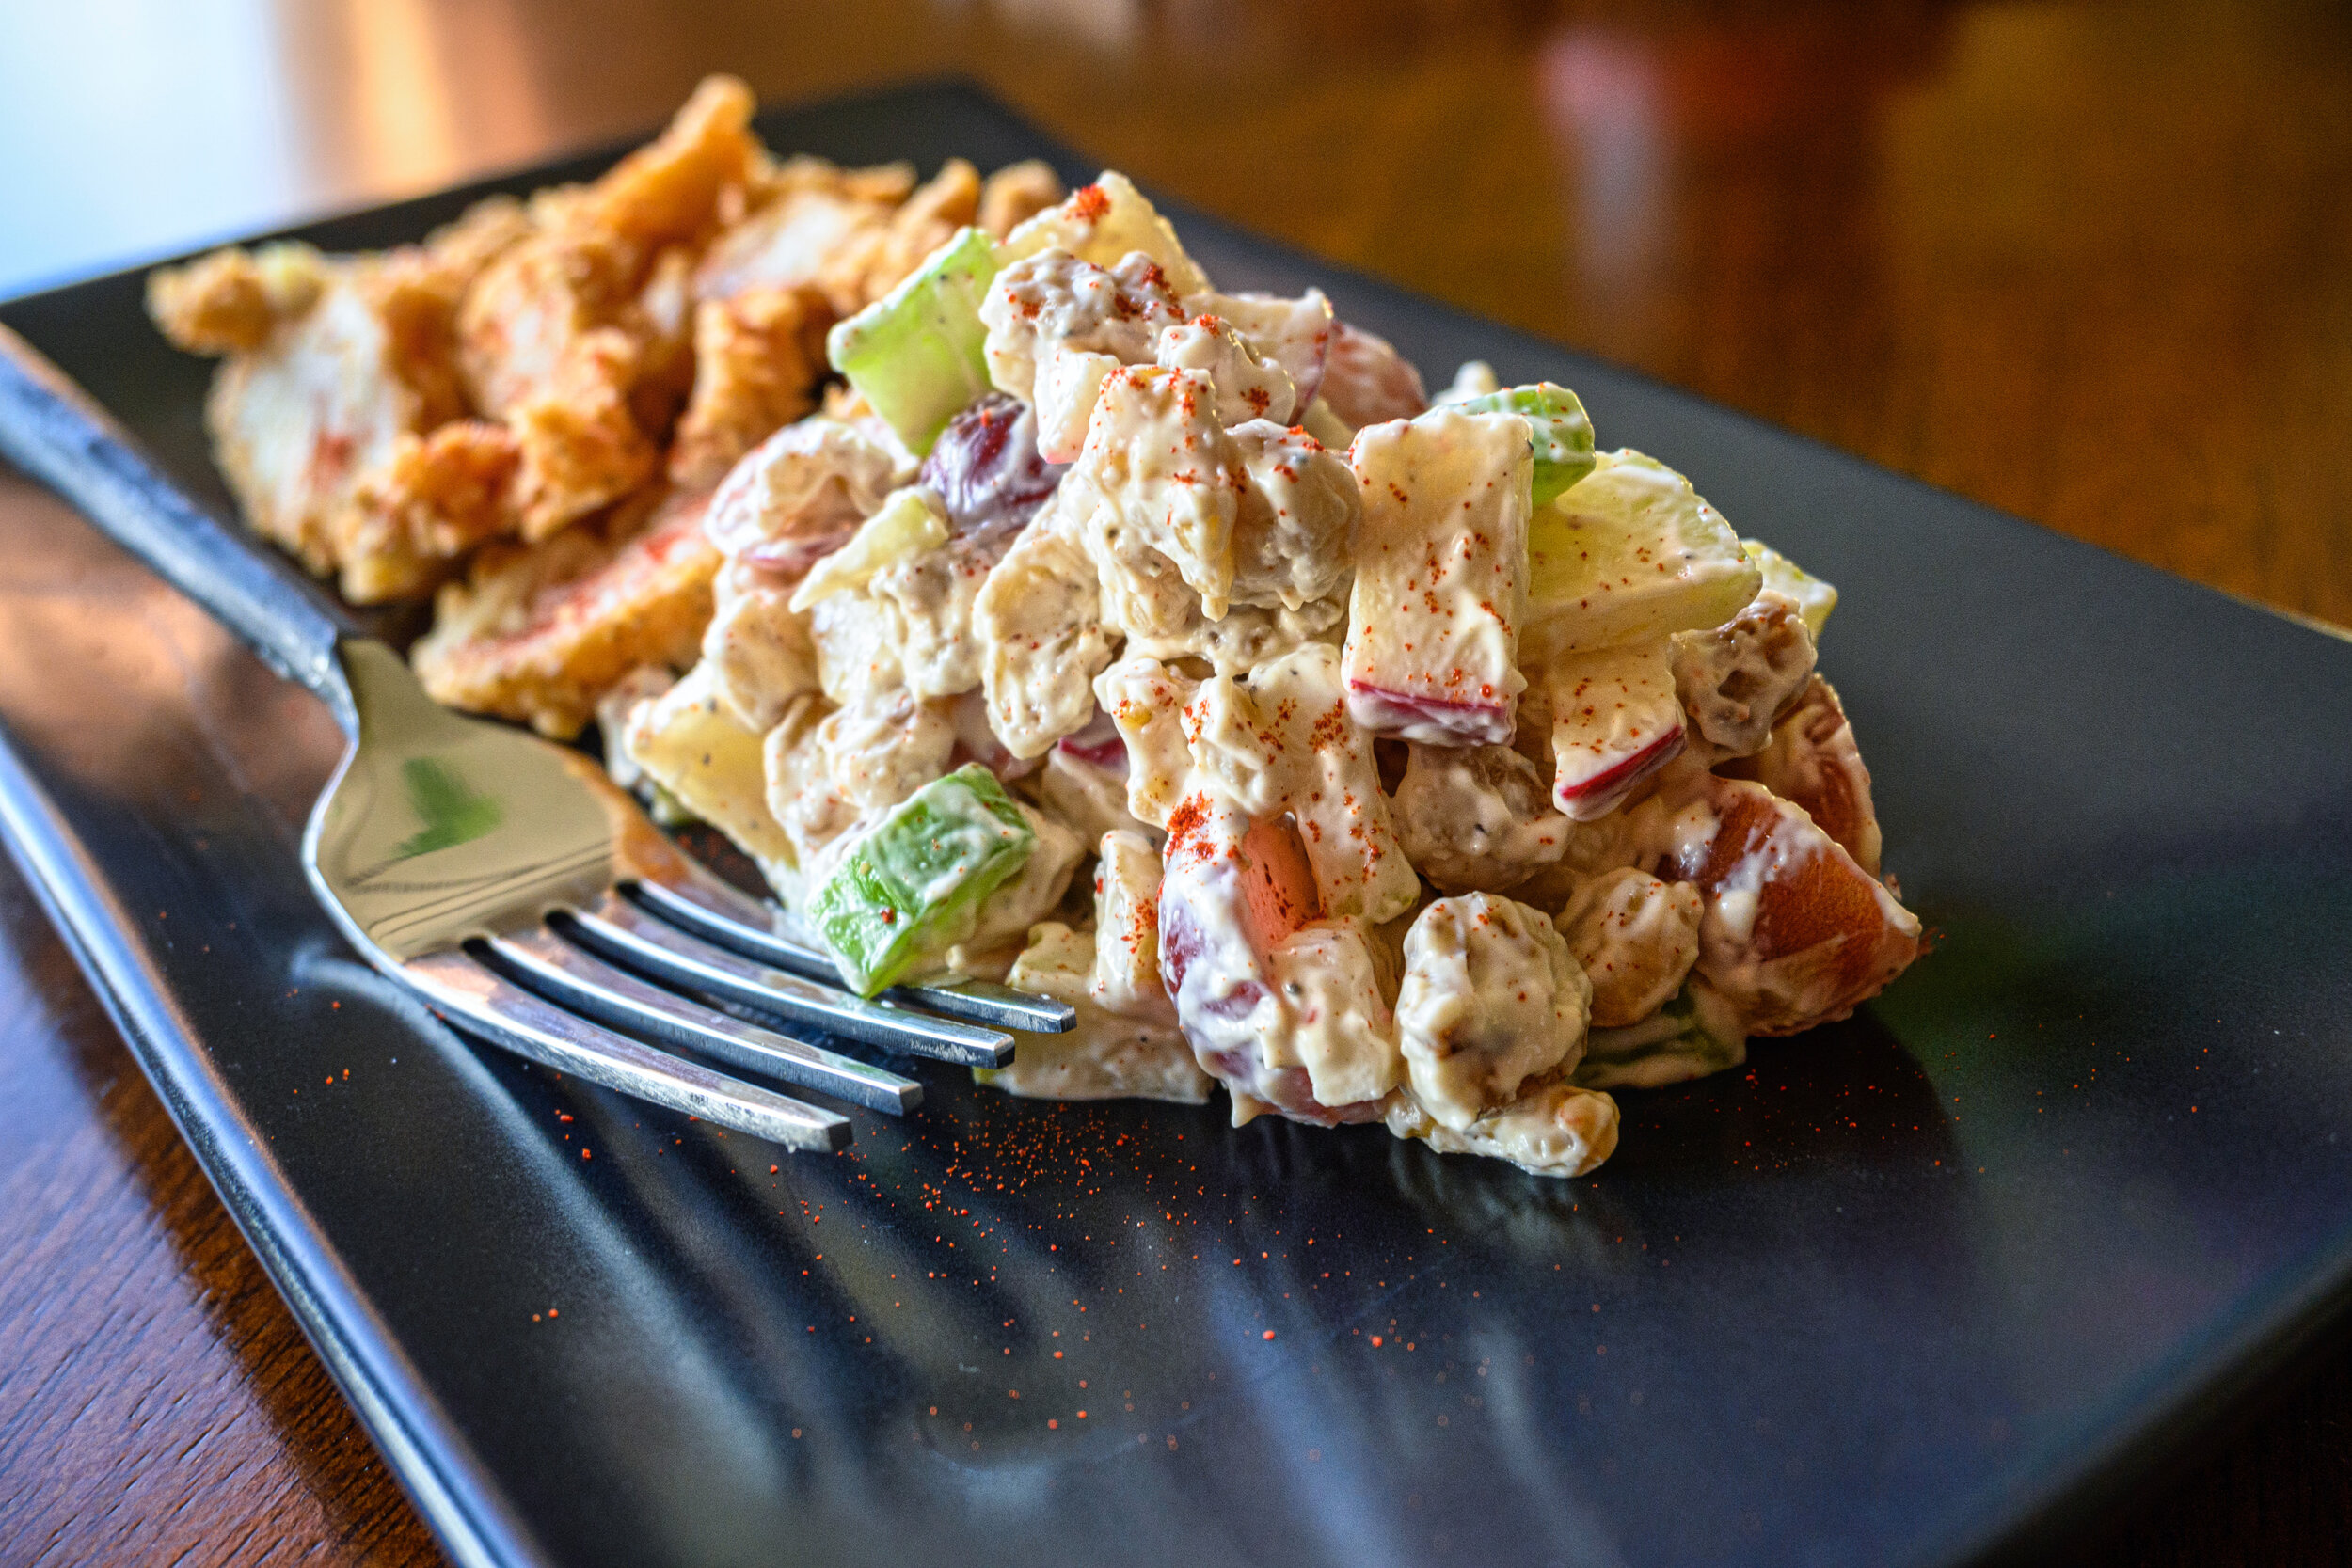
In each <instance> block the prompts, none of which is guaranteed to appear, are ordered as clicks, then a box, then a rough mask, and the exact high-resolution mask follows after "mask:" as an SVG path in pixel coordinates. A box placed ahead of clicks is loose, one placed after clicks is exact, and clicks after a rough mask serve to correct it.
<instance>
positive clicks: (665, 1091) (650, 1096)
mask: <svg viewBox="0 0 2352 1568" xmlns="http://www.w3.org/2000/svg"><path fill="white" fill-rule="evenodd" d="M399 973H400V975H401V977H402V978H403V979H404V980H405V981H406V982H407V983H408V984H409V985H411V986H413V987H415V988H416V990H418V992H419V993H420V994H421V995H422V996H423V997H424V999H425V1000H426V1001H427V1002H428V1003H430V1004H431V1005H432V1006H433V1008H434V1010H435V1011H437V1012H438V1013H441V1014H442V1015H444V1016H445V1017H447V1018H448V1019H449V1020H450V1021H451V1022H453V1023H458V1024H461V1025H463V1026H464V1027H465V1028H466V1029H467V1030H468V1031H469V1033H472V1034H476V1035H480V1036H483V1037H485V1038H487V1039H488V1040H490V1041H491V1043H493V1044H495V1045H500V1046H503V1047H504V1048H505V1049H507V1050H509V1051H512V1052H514V1053H516V1055H518V1056H524V1057H528V1058H529V1059H530V1060H532V1061H534V1062H537V1063H539V1064H540V1065H541V1066H543V1067H550V1068H553V1069H556V1070H557V1071H559V1072H567V1073H570V1074H571V1075H572V1076H574V1077H576V1078H584V1079H586V1080H588V1082H590V1083H592V1084H601V1085H604V1086H605V1087H606V1088H608V1089H612V1090H615V1091H617V1092H619V1093H621V1094H625V1095H629V1096H631V1097H633V1098H635V1099H638V1100H644V1101H650V1102H651V1103H653V1104H656V1105H663V1106H667V1107H668V1108H669V1109H671V1110H673V1111H682V1112H684V1113H685V1114H686V1115H688V1116H691V1117H701V1118H702V1119H703V1120H705V1121H708V1122H715V1123H717V1124H718V1125H719V1126H721V1127H729V1128H733V1129H734V1130H736V1131H737V1132H749V1133H751V1134H752V1135H754V1136H755V1137H761V1138H767V1139H770V1140H771V1141H773V1142H776V1143H780V1144H787V1145H789V1146H790V1147H792V1148H810V1149H818V1150H820V1151H827V1152H830V1151H831V1150H834V1149H837V1148H843V1147H845V1146H847V1145H848V1143H849V1142H850V1120H849V1118H848V1117H844V1116H840V1115H838V1114H836V1113H834V1112H832V1111H826V1110H820V1109H818V1107H817V1106H814V1105H804V1104H803V1103H802V1102H801V1101H797V1100H788V1099H787V1098H786V1097H785V1096H783V1095H780V1094H776V1093H773V1092H772V1091H771V1090H768V1089H763V1088H760V1087H758V1086H756V1085H751V1084H745V1083H740V1082H739V1081H737V1080H735V1079H733V1078H729V1077H727V1076H725V1075H724V1074H723V1073H718V1072H713V1071H711V1070H710V1069H708V1068H706V1067H702V1066H699V1065H697V1064H696V1063H693V1062H689V1061H685V1060H682V1059H680V1058H678V1057H676V1056H673V1055H670V1054H669V1053H666V1052H661V1051H656V1050H655V1049H654V1048H653V1047H651V1046H649V1045H646V1044H644V1042H643V1041H640V1040H633V1039H630V1038H629V1037H628V1036H626V1035H616V1034H614V1033H612V1031H611V1030H609V1029H605V1028H602V1027H600V1026H598V1025H596V1024H595V1023H591V1022H588V1021H587V1020H586V1019H583V1018H580V1017H578V1016H576V1015H574V1014H572V1013H568V1012H565V1011H564V1009H563V1008H561V1007H558V1006H554V1005H552V1004H551V1003H548V1002H543V1001H541V1000H540V999H539V998H538V997H535V996H533V995H532V994H531V993H530V992H529V991H527V990H522V989H521V988H520V987H518V986H516V985H515V984H513V983H512V982H510V981H508V980H505V979H502V978H501V977H500V976H499V975H498V974H495V973H494V972H492V971H491V970H489V969H488V968H486V967H485V966H484V965H483V963H482V962H481V960H480V959H478V958H472V957H470V956H469V955H468V954H465V953H461V952H448V951H444V952H439V953H429V954H426V955H425V956H424V957H422V958H410V959H409V960H407V961H406V962H405V963H404V964H402V965H401V966H400V970H399Z"/></svg>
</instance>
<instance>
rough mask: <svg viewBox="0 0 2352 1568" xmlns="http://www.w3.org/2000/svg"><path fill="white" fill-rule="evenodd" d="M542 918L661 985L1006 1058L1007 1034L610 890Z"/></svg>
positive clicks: (799, 1018)
mask: <svg viewBox="0 0 2352 1568" xmlns="http://www.w3.org/2000/svg"><path fill="white" fill-rule="evenodd" d="M549 923H550V924H552V925H554V926H555V927H556V928H557V929H558V930H560V931H562V932H563V933H564V935H565V936H567V937H572V938H573V939H574V940H576V941H578V942H580V944H581V945H582V946H585V947H588V948H590V949H592V950H594V951H595V952H596V953H597V954H599V955H600V956H602V957H604V958H610V959H612V961H613V962H615V963H619V964H623V965H626V966H628V967H629V968H631V969H635V970H637V971H639V972H640V973H642V974H650V975H652V976H654V977H655V978H657V979H659V980H660V981H661V982H662V984H664V985H671V986H678V987H682V988H684V989H685V990H698V991H703V992H706V993H707V994H709V995H712V996H718V997H723V998H724V999H725V1000H727V1001H729V1002H736V1003H740V1004H742V1005H743V1006H750V1007H756V1008H758V1009H760V1010H761V1011H763V1012H769V1013H775V1014H779V1015H781V1016H783V1017H785V1018H788V1019H791V1020H792V1021H793V1022H796V1023H801V1024H804V1025H806V1026H808V1027H810V1028H815V1029H821V1030H824V1031H825V1032H826V1033H828V1034H833V1035H838V1036H841V1037H844V1038H848V1039H854V1040H862V1041H864V1042H866V1044H868V1045H879V1046H882V1047H884V1048H886V1049H888V1050H893V1051H906V1052H912V1053H914V1054H916V1055H921V1056H932V1057H936V1058H937V1059H939V1060H940V1061H943V1062H961V1063H963V1064H965V1065H966V1066H970V1067H1002V1066H1004V1065H1005V1064H1006V1063H1007V1062H1009V1061H1011V1060H1012V1037H1011V1036H1009V1035H1006V1034H1002V1033H999V1032H998V1031H996V1030H993V1029H975V1028H973V1027H972V1026H971V1025H969V1024H964V1023H955V1022H949V1021H948V1020H946V1019H939V1018H926V1017H924V1016H923V1015H922V1014H920V1013H912V1012H905V1011H902V1010H900V1009H898V1008H896V1007H882V1006H876V1005H875V1004H873V1003H871V1002H866V1001H862V1000H860V999H859V998H857V997H854V996H851V995H850V994H849V993H848V992H846V991H840V990H834V989H833V988H831V987H829V986H819V985H812V984H811V983H809V982H808V981H806V980H803V979H801V978H800V977H799V976H797V975H792V974H784V973H783V972H781V971H779V970H774V969H770V968H767V967H765V966H764V965H760V964H755V963H753V962H751V961H750V960H749V959H746V958H739V957H737V956H736V955H735V954H733V953H730V952H727V951H726V950H725V949H724V948H721V947H714V946H712V945H711V944H710V943H708V942H704V941H702V940H701V939H699V938H697V937H691V936H689V935H687V934H686V933H685V932H683V931H680V930H676V929H675V928H674V927H669V926H666V925H664V924H663V923H662V922H660V921H659V920H656V919H655V918H654V917H653V916H651V915H649V914H647V913H646V912H645V911H643V910H640V909H639V908H638V907H637V906H636V905H634V904H632V903H630V902H629V901H628V899H626V898H623V897H621V896H620V895H617V894H607V895H605V896H604V898H603V899H602V900H601V901H600V902H598V904H597V905H596V908H595V909H594V910H593V911H585V910H571V911H559V912H557V913H555V914H553V915H551V916H549Z"/></svg>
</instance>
